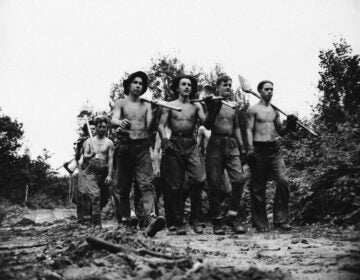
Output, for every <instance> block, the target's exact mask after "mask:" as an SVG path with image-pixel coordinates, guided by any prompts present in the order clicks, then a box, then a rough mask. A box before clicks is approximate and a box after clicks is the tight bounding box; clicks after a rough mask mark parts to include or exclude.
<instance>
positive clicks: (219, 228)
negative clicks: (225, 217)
mask: <svg viewBox="0 0 360 280" xmlns="http://www.w3.org/2000/svg"><path fill="white" fill-rule="evenodd" d="M213 232H214V234H216V235H224V234H225V230H224V228H223V225H222V223H221V218H217V219H214V220H213Z"/></svg>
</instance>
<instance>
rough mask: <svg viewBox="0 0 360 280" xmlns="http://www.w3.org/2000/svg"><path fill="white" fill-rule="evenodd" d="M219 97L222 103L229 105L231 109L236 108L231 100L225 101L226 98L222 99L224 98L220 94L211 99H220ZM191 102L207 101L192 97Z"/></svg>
mask: <svg viewBox="0 0 360 280" xmlns="http://www.w3.org/2000/svg"><path fill="white" fill-rule="evenodd" d="M219 99H220V100H221V103H222V104H223V105H225V106H228V107H230V108H231V109H236V105H234V104H231V103H230V102H227V101H225V100H222V99H223V98H222V97H220V96H217V97H214V98H212V99H211V100H219ZM190 102H191V103H194V102H205V101H204V99H191V100H190Z"/></svg>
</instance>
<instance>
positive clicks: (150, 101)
mask: <svg viewBox="0 0 360 280" xmlns="http://www.w3.org/2000/svg"><path fill="white" fill-rule="evenodd" d="M141 101H143V102H147V103H150V104H154V105H157V106H160V107H164V108H168V109H170V110H174V111H178V112H181V111H182V109H181V108H179V107H175V106H171V105H168V104H164V103H160V102H159V101H154V100H148V99H145V98H141Z"/></svg>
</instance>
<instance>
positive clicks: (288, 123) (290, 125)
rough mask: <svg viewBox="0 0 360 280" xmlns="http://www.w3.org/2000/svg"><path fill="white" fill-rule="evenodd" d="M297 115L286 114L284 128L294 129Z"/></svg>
mask: <svg viewBox="0 0 360 280" xmlns="http://www.w3.org/2000/svg"><path fill="white" fill-rule="evenodd" d="M298 120H299V119H298V117H297V116H295V115H288V116H287V119H286V130H288V131H296V123H297V121H298Z"/></svg>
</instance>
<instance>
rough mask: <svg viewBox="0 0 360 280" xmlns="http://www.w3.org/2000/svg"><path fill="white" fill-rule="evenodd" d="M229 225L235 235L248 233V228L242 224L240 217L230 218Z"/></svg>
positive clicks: (228, 219)
mask: <svg viewBox="0 0 360 280" xmlns="http://www.w3.org/2000/svg"><path fill="white" fill-rule="evenodd" d="M227 225H228V226H229V227H231V229H232V231H233V232H234V233H239V234H244V233H246V231H247V230H246V228H245V227H244V226H243V225H242V224H241V222H240V219H239V217H238V216H228V217H227Z"/></svg>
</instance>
